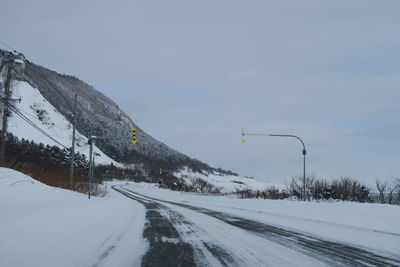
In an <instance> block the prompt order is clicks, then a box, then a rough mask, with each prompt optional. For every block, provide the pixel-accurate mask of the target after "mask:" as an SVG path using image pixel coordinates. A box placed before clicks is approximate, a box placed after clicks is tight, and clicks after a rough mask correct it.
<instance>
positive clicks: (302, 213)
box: [125, 183, 400, 255]
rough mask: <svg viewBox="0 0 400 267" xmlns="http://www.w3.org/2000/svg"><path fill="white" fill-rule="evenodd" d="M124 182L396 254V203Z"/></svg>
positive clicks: (399, 251) (399, 212) (399, 236)
mask: <svg viewBox="0 0 400 267" xmlns="http://www.w3.org/2000/svg"><path fill="white" fill-rule="evenodd" d="M125 187H126V188H129V189H130V190H132V191H134V192H137V193H139V194H142V195H145V196H149V197H153V198H157V199H163V200H168V201H173V202H180V203H184V204H189V205H192V206H197V207H203V208H207V209H211V210H215V211H220V212H225V213H228V214H232V215H236V216H240V217H243V218H246V219H251V220H254V221H258V222H262V223H266V224H270V225H273V226H277V227H283V228H286V229H290V230H294V231H297V232H300V233H306V234H310V235H314V236H318V237H322V238H325V239H327V240H329V241H336V242H341V243H345V244H350V245H353V246H357V247H360V248H364V249H367V250H371V251H375V252H377V253H381V254H391V255H393V254H394V255H400V227H399V225H398V222H399V221H400V206H395V205H387V204H375V203H374V204H370V203H354V202H302V201H293V200H265V199H237V198H233V197H227V196H209V195H208V196H204V195H200V194H193V193H185V192H177V191H170V190H166V189H160V188H158V185H155V184H147V183H130V185H129V186H125ZM166 205H168V204H166ZM168 206H170V207H171V206H173V205H168ZM174 209H176V208H174ZM180 210H184V209H182V208H180ZM189 212H190V211H189ZM194 222H195V220H194Z"/></svg>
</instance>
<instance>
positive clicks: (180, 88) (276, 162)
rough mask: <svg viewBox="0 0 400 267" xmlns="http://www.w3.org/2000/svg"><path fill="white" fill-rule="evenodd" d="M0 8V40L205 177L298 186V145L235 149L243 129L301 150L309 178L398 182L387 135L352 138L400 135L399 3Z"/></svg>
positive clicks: (43, 2) (260, 143) (25, 4)
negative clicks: (191, 162)
mask: <svg viewBox="0 0 400 267" xmlns="http://www.w3.org/2000/svg"><path fill="white" fill-rule="evenodd" d="M0 7H1V9H2V10H7V12H3V14H2V16H1V17H0V31H1V32H2V36H1V40H3V41H6V42H7V43H9V44H10V45H12V46H14V47H15V48H17V49H18V50H21V51H23V52H24V53H25V55H26V56H27V57H28V58H30V59H31V60H32V61H35V62H36V63H39V64H42V65H45V66H47V67H50V68H52V69H55V70H57V71H59V72H63V73H69V74H74V75H77V76H78V77H80V78H82V79H83V80H85V81H87V82H89V83H90V84H93V85H94V86H96V87H97V88H98V89H99V90H100V91H102V92H104V93H105V94H107V95H108V96H110V97H111V98H112V99H113V100H115V101H116V102H118V103H119V105H120V106H121V107H122V108H123V109H124V110H126V111H127V113H128V114H130V115H131V116H132V117H133V119H134V120H135V121H136V122H138V123H139V125H141V126H142V127H143V128H144V129H145V130H146V131H148V132H149V133H150V134H152V135H153V136H155V137H157V138H158V139H161V140H162V141H164V142H166V143H167V144H169V145H171V146H172V147H174V148H177V149H179V150H181V151H182V152H185V153H187V154H189V155H192V156H194V157H198V158H199V159H201V160H204V161H207V162H209V163H210V164H212V165H216V166H221V167H224V168H228V169H232V170H234V171H238V172H240V173H243V174H252V175H255V176H257V177H260V178H268V179H270V180H273V181H279V180H281V179H282V177H290V176H293V175H298V174H299V173H300V172H301V171H300V167H301V154H300V152H301V150H300V147H299V144H297V143H296V142H295V141H290V140H277V139H271V138H264V139H263V138H259V139H251V140H249V142H248V143H247V144H246V145H242V144H240V143H239V139H240V128H241V127H245V128H247V129H249V130H254V131H262V132H277V133H295V134H298V135H300V136H302V137H303V138H304V140H305V141H306V144H307V146H308V148H309V152H310V153H309V162H308V171H309V172H315V173H316V174H320V175H324V176H327V177H333V176H339V175H353V176H356V177H358V178H360V179H365V181H371V180H372V179H373V178H375V177H376V176H381V177H383V178H385V177H390V176H391V175H396V172H398V169H397V163H396V164H395V162H398V160H399V154H398V153H397V151H398V149H399V144H398V142H397V143H396V142H395V143H393V139H396V140H398V137H397V136H396V135H397V134H396V133H398V132H397V131H393V130H390V129H386V130H385V129H382V131H386V132H390V131H392V132H393V133H395V134H393V135H392V136H391V137H390V138H389V136H387V135H379V136H374V137H373V138H372V136H369V135H366V138H360V137H359V136H356V135H352V134H353V133H355V132H362V131H364V130H365V129H372V128H374V125H375V124H376V122H383V123H382V125H380V126H379V127H383V128H385V127H386V126H385V125H388V124H390V123H392V124H393V125H398V123H400V122H399V119H398V118H397V117H398V114H399V112H400V106H399V105H398V100H399V99H400V90H399V87H398V85H399V84H400V75H399V71H400V54H399V53H398V47H400V37H399V36H400V34H399V30H398V29H399V26H400V25H399V24H400V18H399V16H398V11H399V9H400V3H399V2H398V1H384V2H382V1H381V2H379V1H329V2H328V1H324V2H321V1H311V0H310V1H301V3H300V2H298V1H279V2H273V1H256V0H255V1H131V0H129V1H128V0H125V1H124V0H119V1H77V0H72V1H50V0H39V1H9V2H2V3H1V4H0ZM387 121H389V122H388V123H386V122H387ZM385 123H386V124H385ZM389 139H390V140H389ZM381 147H383V148H384V149H381ZM372 162H373V163H374V166H375V167H372V164H371V163H372ZM377 166H378V167H377ZM397 175H398V173H397Z"/></svg>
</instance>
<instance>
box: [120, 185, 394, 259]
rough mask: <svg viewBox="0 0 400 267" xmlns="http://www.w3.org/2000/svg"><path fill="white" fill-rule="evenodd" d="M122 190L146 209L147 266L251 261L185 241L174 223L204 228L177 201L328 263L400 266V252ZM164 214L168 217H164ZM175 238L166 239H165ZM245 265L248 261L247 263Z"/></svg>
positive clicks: (190, 227) (192, 227)
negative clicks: (384, 252)
mask: <svg viewBox="0 0 400 267" xmlns="http://www.w3.org/2000/svg"><path fill="white" fill-rule="evenodd" d="M113 189H114V190H116V191H118V192H119V193H121V194H123V195H125V196H127V197H129V198H131V199H133V200H135V201H138V202H140V203H141V204H143V205H144V206H145V208H146V218H147V220H148V223H147V224H146V226H145V231H144V234H143V236H144V237H145V238H146V239H147V240H148V241H149V243H150V249H149V250H148V252H147V253H146V254H145V255H144V257H143V260H142V266H207V265H217V264H218V265H221V266H245V265H248V264H250V262H249V261H248V259H247V260H246V259H241V258H240V256H238V255H234V254H233V253H231V252H229V251H227V250H226V249H225V248H224V247H222V246H219V245H217V244H211V243H208V242H206V241H202V242H203V245H204V246H203V249H200V248H198V247H197V248H196V247H194V246H193V244H190V243H189V242H185V241H184V240H183V239H182V238H181V237H180V234H179V233H178V231H177V230H176V229H175V226H174V225H177V224H178V225H185V227H187V228H188V229H190V231H193V232H196V231H197V232H198V229H196V225H195V224H193V223H192V222H190V221H189V220H187V219H186V218H185V217H184V216H183V215H182V214H180V213H179V212H177V211H175V210H174V209H173V208H170V207H172V206H171V205H168V206H169V207H167V206H165V205H163V204H172V205H173V206H176V207H179V208H184V209H189V210H191V211H194V212H197V213H201V214H204V215H207V216H210V217H212V218H216V219H218V220H220V221H223V222H225V223H226V224H229V225H231V226H234V227H237V228H240V229H242V230H245V231H247V232H249V233H251V234H255V235H257V236H258V237H261V238H263V239H267V240H268V241H271V242H273V243H275V244H277V245H278V246H281V247H285V248H288V249H290V250H293V251H295V252H297V253H301V254H303V255H305V256H308V257H310V258H312V259H316V260H318V261H320V262H321V264H323V265H328V266H400V257H399V256H394V255H393V256H387V255H385V256H384V255H378V254H376V253H375V252H371V251H367V250H365V249H361V248H357V247H354V246H350V245H347V244H341V243H337V242H332V241H329V240H324V239H322V238H319V237H316V236H312V235H307V234H303V233H299V232H295V231H292V230H288V229H284V228H280V227H276V226H272V225H268V224H265V223H261V222H257V221H253V220H249V219H245V218H241V217H238V216H234V215H230V214H227V213H223V212H218V211H213V210H210V209H206V208H200V207H196V206H192V205H188V204H184V203H178V202H172V201H166V200H162V199H157V198H151V197H147V196H144V195H141V194H139V193H137V192H134V191H132V190H129V189H127V188H124V187H122V186H113ZM162 213H164V216H162ZM168 240H169V241H172V242H165V241H168ZM204 248H206V250H208V252H210V254H211V255H212V256H213V257H214V258H215V259H216V262H214V263H212V262H211V263H210V262H209V261H206V260H205V257H204ZM243 264H245V265H243ZM251 264H253V265H254V264H255V265H259V266H263V265H268V264H267V263H266V262H265V263H264V262H262V260H258V261H257V260H255V261H254V262H252V263H251Z"/></svg>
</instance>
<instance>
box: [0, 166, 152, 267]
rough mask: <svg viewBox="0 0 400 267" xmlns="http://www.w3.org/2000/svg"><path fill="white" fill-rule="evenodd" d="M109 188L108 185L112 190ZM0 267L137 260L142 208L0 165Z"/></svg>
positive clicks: (142, 245) (116, 263)
mask: <svg viewBox="0 0 400 267" xmlns="http://www.w3.org/2000/svg"><path fill="white" fill-rule="evenodd" d="M112 191H113V190H112ZM0 218H1V219H0V266H8V267H12V266H18V267H21V266H94V265H96V266H130V265H132V264H133V265H139V264H140V259H141V256H142V255H143V254H144V252H145V250H146V248H147V245H146V244H147V243H146V242H145V241H144V240H143V238H142V231H143V228H144V222H145V218H144V208H143V206H141V205H140V204H137V203H136V202H134V201H131V200H129V199H127V198H125V197H124V196H122V195H119V194H117V193H114V192H110V195H109V196H107V197H105V198H96V197H93V198H92V199H90V200H88V198H87V196H85V195H82V194H80V193H76V192H71V191H68V190H63V189H58V188H53V187H49V186H47V185H44V184H42V183H40V182H38V181H36V180H34V179H32V178H31V177H29V176H26V175H24V174H22V173H19V172H17V171H14V170H11V169H5V168H0Z"/></svg>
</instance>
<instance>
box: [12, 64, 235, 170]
mask: <svg viewBox="0 0 400 267" xmlns="http://www.w3.org/2000/svg"><path fill="white" fill-rule="evenodd" d="M14 79H15V80H17V81H18V82H16V83H15V89H14V92H13V93H14V96H15V97H19V96H21V98H22V102H21V104H18V105H19V107H20V108H21V109H22V110H23V111H24V112H25V113H27V114H30V115H31V119H34V120H36V121H38V120H40V121H41V124H45V126H46V128H47V130H49V131H50V132H51V133H52V134H54V136H56V137H58V138H59V141H60V142H62V143H63V144H64V145H65V146H68V147H69V146H70V143H71V141H70V138H71V137H70V134H71V133H70V132H71V131H69V130H68V129H69V127H71V123H70V121H71V111H72V110H73V101H74V95H75V94H76V93H77V94H78V100H77V131H78V132H79V134H78V144H77V147H78V151H81V152H82V153H85V151H86V149H87V146H85V143H86V141H87V137H89V136H91V135H95V136H117V137H126V139H123V138H122V139H107V140H106V141H104V140H97V141H96V145H97V147H98V150H99V151H98V153H99V154H101V157H100V158H101V160H103V163H110V162H113V163H115V162H119V163H121V164H126V165H131V166H140V167H141V168H143V169H145V170H153V171H154V170H156V169H159V168H160V167H161V168H163V169H165V170H169V171H174V172H175V171H178V170H179V169H183V168H188V169H190V170H192V171H194V172H205V173H212V172H216V173H224V174H233V173H232V172H229V171H224V170H221V169H215V168H212V167H210V166H209V165H207V164H205V163H203V162H201V161H199V160H196V159H193V158H190V157H189V156H187V155H184V154H182V153H180V152H178V151H176V150H174V149H172V148H170V147H168V146H167V145H165V144H163V143H162V142H160V141H158V140H156V139H155V138H153V137H151V136H150V135H149V134H147V133H146V132H144V131H143V130H142V129H141V128H140V127H139V126H138V125H136V124H135V123H134V122H133V121H132V119H131V118H130V117H129V116H128V115H127V114H125V112H123V111H122V110H121V109H120V108H119V107H118V105H117V104H116V103H114V102H113V101H112V100H111V99H109V98H107V97H106V96H104V95H103V94H102V93H101V92H99V91H97V90H96V89H95V88H93V87H92V86H90V85H88V84H86V83H85V82H83V81H81V80H79V79H78V78H76V77H73V76H69V75H63V74H59V73H57V72H55V71H52V70H49V69H47V68H44V67H41V66H38V65H36V64H34V63H28V64H26V66H25V69H24V70H23V71H22V72H20V73H18V74H16V75H14ZM32 114H34V115H32ZM18 120H19V119H18V118H16V117H15V118H13V120H12V121H11V124H10V131H11V132H13V133H15V134H16V136H19V137H24V138H26V137H27V135H30V137H31V139H33V140H34V141H37V142H43V141H44V140H43V138H42V137H40V138H39V137H38V138H39V139H37V137H36V135H34V136H32V133H31V131H29V130H28V129H24V128H21V127H22V125H23V123H20V122H18ZM53 123H54V124H53ZM46 124H47V125H46ZM27 127H29V126H27ZM133 127H135V128H137V139H138V140H139V142H138V144H136V145H131V143H130V136H131V128H133ZM33 137H34V138H33ZM45 143H46V144H52V143H51V142H50V143H49V141H48V140H47V141H46V142H45ZM100 151H102V152H100ZM103 152H104V153H103ZM85 154H87V153H85Z"/></svg>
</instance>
